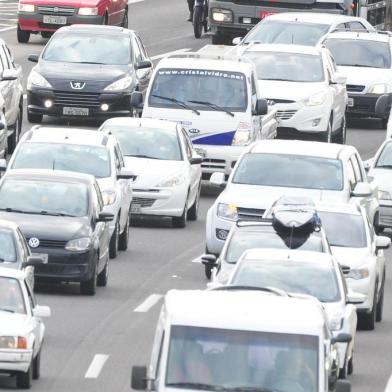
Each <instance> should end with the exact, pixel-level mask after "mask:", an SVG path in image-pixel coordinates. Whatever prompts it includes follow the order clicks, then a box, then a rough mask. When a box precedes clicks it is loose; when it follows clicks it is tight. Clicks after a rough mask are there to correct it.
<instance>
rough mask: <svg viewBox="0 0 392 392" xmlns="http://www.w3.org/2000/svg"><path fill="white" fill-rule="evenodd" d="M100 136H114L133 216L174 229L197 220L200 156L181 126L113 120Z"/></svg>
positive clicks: (159, 121) (146, 120)
mask: <svg viewBox="0 0 392 392" xmlns="http://www.w3.org/2000/svg"><path fill="white" fill-rule="evenodd" d="M99 130H100V131H103V132H106V133H108V134H112V135H115V136H116V137H117V140H118V141H119V143H120V147H121V150H122V153H123V156H124V160H125V166H126V168H127V169H132V171H133V172H134V173H135V174H136V175H137V178H136V180H135V181H134V182H133V184H132V187H133V200H132V206H131V213H132V214H133V215H159V216H169V217H172V223H173V226H174V227H185V225H186V221H187V219H189V220H196V219H197V216H198V209H199V198H200V187H201V163H202V160H203V159H202V157H200V156H199V155H198V154H197V153H196V151H195V150H194V148H193V145H192V142H191V140H190V139H189V137H188V135H187V133H186V131H185V130H184V129H183V127H182V126H181V125H179V124H176V123H174V122H169V121H163V120H153V119H148V118H141V119H139V118H129V117H125V118H112V119H109V120H107V121H105V123H104V124H103V125H102V126H101V128H100V129H99Z"/></svg>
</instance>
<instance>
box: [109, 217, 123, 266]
mask: <svg viewBox="0 0 392 392" xmlns="http://www.w3.org/2000/svg"><path fill="white" fill-rule="evenodd" d="M119 235H120V223H119V221H118V218H117V222H116V227H115V228H114V231H113V234H112V237H111V238H110V243H109V256H110V258H111V259H115V258H116V257H117V253H118V239H119Z"/></svg>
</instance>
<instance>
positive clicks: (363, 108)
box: [347, 94, 380, 118]
mask: <svg viewBox="0 0 392 392" xmlns="http://www.w3.org/2000/svg"><path fill="white" fill-rule="evenodd" d="M348 97H349V101H350V99H352V100H353V106H347V114H348V115H350V116H353V117H377V118H378V116H377V115H376V109H375V106H376V102H377V99H378V98H379V97H380V95H378V94H348Z"/></svg>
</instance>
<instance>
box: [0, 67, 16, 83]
mask: <svg viewBox="0 0 392 392" xmlns="http://www.w3.org/2000/svg"><path fill="white" fill-rule="evenodd" d="M18 77H19V71H18V70H17V69H5V70H4V71H3V73H2V74H1V80H16V79H18Z"/></svg>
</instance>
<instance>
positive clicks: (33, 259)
mask: <svg viewBox="0 0 392 392" xmlns="http://www.w3.org/2000/svg"><path fill="white" fill-rule="evenodd" d="M47 262H48V260H47V259H44V258H43V257H42V256H36V255H33V256H29V257H27V260H26V261H25V262H24V263H23V264H22V267H23V268H26V267H30V266H32V267H35V266H36V265H42V264H46V263H47Z"/></svg>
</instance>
